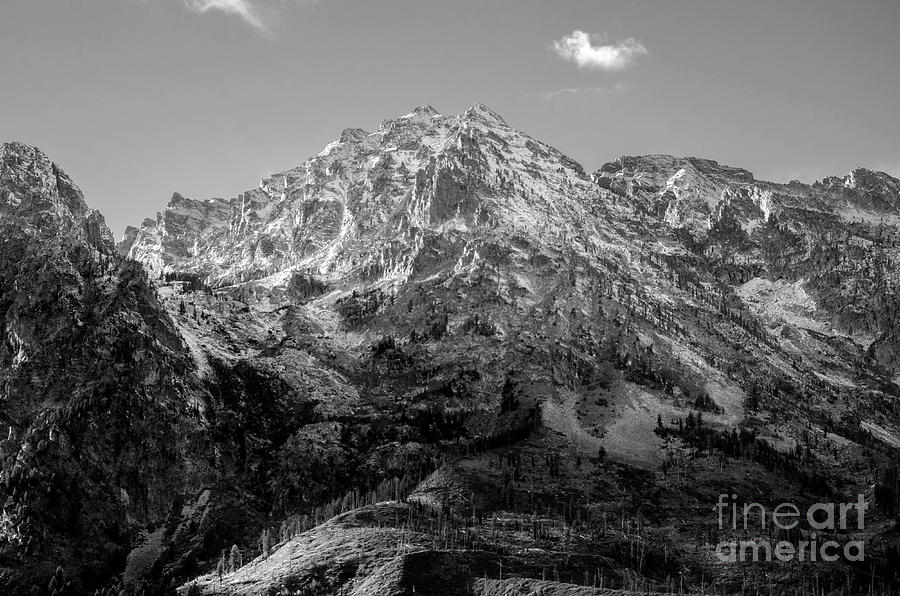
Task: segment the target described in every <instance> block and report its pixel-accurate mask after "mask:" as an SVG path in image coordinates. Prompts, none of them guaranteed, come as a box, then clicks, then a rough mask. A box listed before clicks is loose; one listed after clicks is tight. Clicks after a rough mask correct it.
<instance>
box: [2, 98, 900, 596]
mask: <svg viewBox="0 0 900 596" xmlns="http://www.w3.org/2000/svg"><path fill="white" fill-rule="evenodd" d="M3 155H4V158H3V163H4V166H3V167H4V169H3V170H2V171H0V185H2V192H3V195H4V196H5V197H7V198H6V199H5V203H4V207H3V209H4V210H3V212H2V216H0V222H2V223H3V225H6V223H7V222H9V226H10V228H11V231H10V236H9V238H11V239H12V238H18V240H16V241H14V242H13V241H12V240H9V241H7V243H8V245H7V246H6V247H5V248H4V251H3V255H5V256H4V262H3V267H2V269H0V273H2V274H3V282H2V286H0V288H2V290H3V292H4V298H3V302H2V308H3V309H4V312H5V313H6V315H5V319H4V321H5V325H6V330H7V331H6V334H7V337H8V338H9V339H8V341H7V344H6V345H7V347H6V348H5V350H6V351H5V352H4V353H8V356H6V357H4V361H3V362H4V365H3V366H4V373H3V374H4V375H5V377H6V378H5V379H4V385H3V386H4V387H5V388H6V389H5V394H4V401H3V402H2V404H3V405H2V412H3V414H4V417H5V419H7V421H8V424H9V426H10V434H9V439H8V440H7V441H6V442H4V443H3V453H4V457H5V459H4V464H3V466H4V467H3V477H2V478H3V482H2V484H0V497H2V498H3V499H6V500H7V505H6V507H5V508H4V513H3V519H4V520H6V523H5V526H4V527H5V528H6V529H5V530H4V531H3V535H4V536H6V537H7V538H6V539H5V542H4V543H3V547H2V548H3V550H0V557H2V558H0V565H2V566H3V569H2V570H0V573H2V574H3V575H0V582H7V584H6V585H15V586H25V587H30V586H31V585H35V586H37V587H36V589H37V590H38V591H40V590H41V589H42V586H43V585H46V582H48V581H51V576H52V575H53V570H54V569H55V568H56V566H57V565H58V566H60V567H62V569H61V571H59V572H57V574H58V575H59V574H60V573H61V574H63V576H64V577H65V578H69V579H67V580H66V581H71V582H72V586H75V587H76V588H77V589H80V590H89V589H97V590H100V591H102V593H116V594H118V593H137V592H139V591H140V590H144V591H145V593H167V592H171V591H173V590H175V589H177V590H178V592H179V593H182V594H198V593H203V594H279V593H280V594H288V593H292V594H294V593H301V594H314V593H316V594H338V593H352V594H358V595H363V594H373V595H374V594H379V595H380V594H406V593H412V592H415V593H420V594H421V593H432V594H458V593H474V594H485V595H487V594H512V593H543V594H607V593H612V592H610V590H620V591H625V592H630V593H634V592H636V591H656V592H666V591H668V592H675V591H679V592H698V593H699V592H706V591H707V590H708V591H710V592H714V593H742V592H746V591H748V590H750V591H753V590H757V589H769V588H771V587H772V585H773V582H778V583H780V584H781V585H784V586H789V588H788V589H792V590H796V591H800V590H803V589H804V586H806V585H807V584H809V585H812V584H811V583H810V582H812V581H815V582H818V584H816V585H819V586H826V587H829V589H835V590H844V591H845V592H846V593H854V592H862V591H868V590H869V589H872V588H873V586H878V587H879V588H877V589H883V588H884V586H886V585H890V584H889V582H892V581H896V580H897V576H896V563H897V561H898V560H900V559H898V557H900V555H898V550H897V545H898V533H897V527H896V523H897V518H896V516H897V511H898V510H900V508H898V501H897V498H898V494H900V491H898V486H897V483H898V480H897V478H898V474H897V463H898V454H900V451H898V450H900V416H898V415H900V409H898V401H897V400H898V397H900V386H898V382H900V359H898V354H900V352H898V349H900V345H898V340H897V338H898V337H900V333H898V319H897V315H898V308H897V306H898V305H897V302H896V301H897V298H896V296H897V292H896V290H897V284H898V278H900V274H898V267H897V261H898V258H900V247H898V237H900V236H898V233H900V212H898V200H900V181H898V180H896V179H894V178H892V177H890V176H888V175H886V174H883V173H877V172H871V171H868V170H862V169H860V170H854V171H853V172H851V173H850V174H849V175H848V176H846V177H843V178H826V179H825V180H822V181H820V182H817V183H815V184H812V185H806V184H801V183H798V182H792V183H790V184H777V183H771V182H765V181H759V180H756V179H755V178H754V176H753V175H752V174H750V173H749V172H747V171H745V170H741V169H738V168H732V167H727V166H722V165H720V164H718V163H716V162H714V161H711V160H705V159H697V158H676V157H671V156H664V155H648V156H642V157H622V158H620V159H618V160H616V161H615V162H612V163H609V164H606V165H604V166H602V167H601V168H600V169H599V170H597V171H596V172H595V173H594V174H592V175H591V174H588V173H586V172H585V170H584V169H583V168H582V167H581V166H580V165H579V164H578V163H576V162H575V161H574V160H572V159H570V158H568V157H567V156H565V155H563V154H562V153H560V152H559V151H557V150H556V149H554V148H552V147H550V146H548V145H546V144H544V143H541V142H540V141H538V140H536V139H533V138H531V137H529V136H528V135H526V134H524V133H523V132H521V131H519V130H517V129H515V128H513V127H511V126H509V125H508V124H507V123H506V122H505V121H504V120H503V118H502V117H500V116H499V115H498V114H496V113H495V112H493V111H491V110H490V109H489V108H487V107H486V106H483V105H481V104H475V105H473V106H472V107H471V108H470V109H468V110H466V111H465V112H463V113H461V114H459V115H456V116H446V115H441V114H439V113H438V112H437V111H436V110H434V109H433V108H431V107H429V106H425V107H421V108H416V109H415V110H413V111H412V112H410V113H408V114H406V115H404V116H401V117H399V118H395V119H389V120H386V121H384V122H383V123H382V125H381V126H380V127H379V129H378V130H377V131H375V132H371V133H369V132H366V131H363V130H360V129H346V130H344V131H343V132H342V133H341V135H340V136H339V138H338V139H337V140H336V141H334V142H333V143H331V144H329V145H328V146H327V147H325V149H323V151H322V152H321V153H320V154H319V155H317V156H315V157H313V158H311V159H309V160H307V161H306V162H304V163H303V164H301V165H299V166H297V167H295V168H291V169H288V170H285V171H282V172H279V173H277V174H273V175H272V176H270V177H268V178H266V179H264V180H262V181H260V184H259V186H258V188H254V189H252V190H248V191H246V192H244V193H241V194H240V195H239V196H238V197H236V198H233V199H230V200H225V199H218V198H217V199H210V200H194V199H189V198H185V197H183V196H182V195H180V194H175V195H174V196H173V197H172V200H171V201H170V202H169V204H168V206H167V207H166V209H165V211H163V212H162V213H159V214H157V216H156V218H155V219H147V220H145V221H144V222H143V224H141V226H140V227H139V228H129V229H128V230H127V231H126V233H125V236H124V238H123V239H122V241H121V242H120V243H119V244H118V245H115V246H114V245H113V242H112V241H111V239H110V238H109V235H108V231H106V228H105V226H104V225H103V224H102V218H99V216H98V215H97V214H94V213H92V212H90V211H89V210H87V208H86V207H85V206H84V202H83V200H82V198H81V195H80V192H78V191H77V189H76V188H75V187H74V186H73V185H72V184H71V181H69V179H68V178H67V177H65V175H64V174H62V173H61V172H60V171H59V168H57V167H56V166H54V165H52V164H50V162H49V160H47V159H46V157H44V156H43V155H42V154H40V153H39V152H37V151H36V150H33V149H30V148H27V147H25V146H21V145H8V146H6V148H4V154H3ZM35 172H36V173H35ZM47 238H50V241H49V242H46V241H44V240H45V239H47ZM57 245H59V247H65V248H53V247H54V246H57ZM51 249H52V250H51ZM16 250H18V251H19V252H16ZM23 251H24V252H23ZM27 251H36V256H35V257H34V258H30V259H29V258H23V257H22V255H23V254H26V253H27ZM47 251H51V252H47ZM75 254H77V255H78V257H77V259H75V261H73V258H75V257H73V255H75ZM50 296H52V297H53V298H52V300H50V298H49V297H50ZM35 300H38V301H41V300H46V301H49V303H48V304H45V305H38V304H36V303H35V302H34V301H35ZM29 301H31V302H29ZM51 326H52V329H53V330H55V332H56V335H54V333H52V332H48V331H47V329H48V328H50V327H51ZM54 337H58V338H60V339H59V341H62V339H64V340H65V346H64V348H59V347H57V344H55V343H52V342H53V341H54V339H53V338H54ZM59 350H67V351H59ZM28 367H38V368H28ZM79 371H83V372H79ZM105 371H109V372H108V373H107V372H105ZM38 384H42V385H41V386H40V388H39V389H40V391H38V387H37V385H38ZM37 395H42V396H44V397H40V398H38V397H36V396H37ZM44 435H47V437H50V436H51V435H52V436H55V437H57V438H56V439H55V441H54V440H53V439H51V438H45V436H44ZM41 441H43V444H44V447H43V448H39V447H38V445H40V443H41ZM57 445H59V446H57ZM48 446H49V447H48ZM64 470H65V472H63V471H64ZM54 474H55V475H56V476H54ZM23 478H24V479H25V480H22V479H23ZM52 478H62V479H63V480H47V479H52ZM48 482H50V483H51V484H50V485H51V486H56V485H55V484H53V482H57V483H59V482H62V484H59V485H58V486H60V487H62V488H61V489H59V490H62V491H63V492H66V494H67V495H68V496H67V498H68V499H69V500H70V501H71V502H72V503H73V504H72V505H71V506H70V507H69V509H68V513H67V514H66V515H65V516H64V517H65V521H60V520H55V519H49V518H52V517H53V515H55V514H54V513H53V512H55V511H57V510H58V511H64V510H65V509H64V508H59V509H57V508H56V507H53V506H50V505H49V503H51V502H52V500H49V499H55V498H58V496H57V493H53V492H52V490H55V489H52V490H51V491H50V492H48V493H47V495H48V496H46V497H44V496H41V497H37V496H36V494H37V493H38V492H40V489H39V487H44V486H46V485H47V483H48ZM73 486H75V487H76V488H75V489H72V488H71V487H73ZM67 487H68V488H67ZM36 491H37V492H36ZM720 494H737V495H740V499H741V500H744V501H750V500H756V501H758V502H761V503H763V504H764V505H765V506H769V507H772V508H774V507H775V506H776V505H777V504H778V503H781V502H792V503H796V504H797V505H798V507H800V506H802V505H809V504H811V503H814V502H823V501H824V502H838V501H840V502H843V501H845V500H846V501H854V500H855V499H856V495H857V494H863V495H864V498H865V499H866V502H867V503H871V507H870V509H869V512H868V514H867V516H868V517H867V518H866V520H867V524H866V526H865V527H864V528H861V529H858V530H856V531H853V532H850V533H847V532H841V533H840V534H841V536H840V539H841V540H842V541H844V542H846V541H847V540H851V539H859V540H861V541H862V542H863V543H864V544H865V545H866V555H867V559H866V563H865V564H857V563H855V562H852V561H841V562H838V563H836V564H831V565H824V564H823V563H822V562H821V561H809V560H807V561H805V562H802V563H797V562H796V561H793V562H790V563H787V562H780V561H777V560H776V561H774V562H771V563H766V564H752V563H749V562H748V563H737V562H735V563H725V562H722V561H721V560H719V559H718V558H717V555H716V544H717V543H719V542H721V541H722V540H726V539H730V538H733V537H734V536H737V535H738V533H737V532H734V533H733V532H730V531H729V529H728V528H724V529H723V528H720V527H718V526H717V525H716V516H715V512H714V510H713V506H714V505H715V504H716V502H717V499H718V497H719V495H720ZM41 499H45V500H41ZM41 504H43V506H41ZM757 521H758V520H757ZM88 528H90V529H88ZM807 530H808V528H806V529H804V530H800V531H797V532H793V533H788V534H786V535H785V536H784V539H786V540H790V541H794V542H796V541H798V540H801V539H804V538H803V537H804V536H805V537H806V539H808V531H807ZM803 532H806V533H803ZM740 535H741V536H742V537H747V536H750V537H765V536H768V537H770V538H771V534H769V533H768V530H764V529H757V530H756V532H755V533H754V531H753V529H752V528H751V529H750V530H749V531H748V532H744V533H743V534H740ZM92 549H93V550H92ZM104 549H105V550H104ZM102 552H107V553H108V556H107V557H106V558H105V559H104V558H103V557H102V556H101V554H102ZM798 565H799V566H798ZM776 578H777V579H776ZM438 580H440V581H438ZM42 581H44V583H43V584H42V583H41V582H42ZM53 581H56V584H57V585H58V584H60V583H61V582H62V581H63V580H62V579H54V580H53ZM16 582H17V583H16ZM76 588H73V589H76ZM620 593H621V592H620Z"/></svg>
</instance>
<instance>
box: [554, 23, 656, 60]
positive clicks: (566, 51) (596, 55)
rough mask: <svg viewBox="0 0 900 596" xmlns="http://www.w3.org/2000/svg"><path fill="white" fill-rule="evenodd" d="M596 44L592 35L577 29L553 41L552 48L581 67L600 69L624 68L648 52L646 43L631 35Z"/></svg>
mask: <svg viewBox="0 0 900 596" xmlns="http://www.w3.org/2000/svg"><path fill="white" fill-rule="evenodd" d="M598 43H599V44H601V45H594V44H593V43H592V42H591V36H590V35H588V34H587V33H585V32H584V31H580V30H578V29H576V30H575V31H572V33H570V34H568V35H566V36H565V37H563V38H562V39H559V40H557V41H554V42H553V46H552V49H553V51H555V52H556V54H557V55H559V56H560V57H561V58H563V59H564V60H568V61H570V62H574V63H575V64H577V65H578V67H579V68H596V69H598V70H622V69H625V68H628V67H629V66H631V65H632V64H633V63H634V60H635V59H636V58H637V57H638V56H643V55H645V54H647V53H648V51H647V48H645V47H644V44H642V43H641V42H639V41H638V40H636V39H634V38H633V37H629V38H626V39H623V40H622V41H619V42H616V43H611V44H603V42H602V41H599V42H598Z"/></svg>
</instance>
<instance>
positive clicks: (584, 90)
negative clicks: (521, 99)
mask: <svg viewBox="0 0 900 596" xmlns="http://www.w3.org/2000/svg"><path fill="white" fill-rule="evenodd" d="M632 88H633V87H632V86H631V85H630V84H628V83H626V82H624V81H619V82H618V83H616V84H615V85H613V86H612V87H567V88H565V89H556V90H554V91H545V92H544V93H529V94H527V95H526V97H537V98H538V99H541V100H543V101H552V100H554V99H558V98H560V97H572V96H575V95H597V96H606V95H614V94H616V93H624V92H625V91H629V90H631V89H632Z"/></svg>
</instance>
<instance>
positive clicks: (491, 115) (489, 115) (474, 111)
mask: <svg viewBox="0 0 900 596" xmlns="http://www.w3.org/2000/svg"><path fill="white" fill-rule="evenodd" d="M462 117H463V118H471V119H477V120H481V121H484V122H487V123H492V124H502V125H504V126H505V125H506V120H504V119H503V116H501V115H500V114H498V113H497V112H495V111H494V110H492V109H491V108H489V107H487V106H486V105H484V104H483V103H481V102H477V101H476V102H475V103H473V104H472V106H471V107H470V108H469V109H468V110H466V111H465V112H463V113H462Z"/></svg>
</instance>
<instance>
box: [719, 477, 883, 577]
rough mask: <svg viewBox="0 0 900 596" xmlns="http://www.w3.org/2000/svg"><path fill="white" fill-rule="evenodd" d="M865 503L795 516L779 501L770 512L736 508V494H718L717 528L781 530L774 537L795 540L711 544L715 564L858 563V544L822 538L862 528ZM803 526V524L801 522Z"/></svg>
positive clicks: (817, 506) (815, 508) (816, 507)
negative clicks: (775, 561) (838, 561)
mask: <svg viewBox="0 0 900 596" xmlns="http://www.w3.org/2000/svg"><path fill="white" fill-rule="evenodd" d="M867 507H868V504H867V503H866V499H865V497H864V496H863V495H859V496H858V498H857V501H856V502H855V503H814V504H813V505H811V506H810V507H809V508H808V509H807V510H806V511H805V514H801V510H800V509H799V508H798V507H797V506H796V505H794V504H793V503H781V504H779V505H777V506H776V507H775V508H774V509H772V511H771V512H770V511H768V510H767V509H766V507H765V506H763V505H761V504H759V503H744V504H742V505H740V506H739V505H738V502H737V495H731V496H730V497H729V495H726V494H722V495H719V500H718V502H717V503H716V505H715V507H713V511H716V512H717V513H718V517H719V530H720V531H727V530H728V529H729V528H730V529H731V530H733V531H748V530H749V531H755V529H759V530H761V531H764V532H768V533H769V534H770V535H771V533H772V532H773V531H776V530H781V531H782V532H779V533H780V534H788V535H792V536H794V537H796V538H797V539H796V540H779V541H773V540H771V539H769V538H765V537H760V538H756V539H752V540H730V541H722V542H720V543H719V544H718V545H717V546H716V556H717V557H718V558H719V560H721V561H726V562H732V563H733V562H736V561H773V560H778V561H827V562H833V561H837V560H838V559H840V558H841V557H842V556H843V557H844V558H845V559H846V560H847V561H862V560H863V557H864V552H863V551H864V545H863V541H861V540H849V541H844V542H838V541H837V540H832V539H831V537H828V538H827V539H825V538H826V536H823V534H828V535H830V534H833V533H835V532H839V531H847V530H848V529H849V530H851V531H852V530H853V529H856V530H859V531H861V530H863V527H864V517H865V512H866V508H867ZM802 522H805V523H802Z"/></svg>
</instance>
